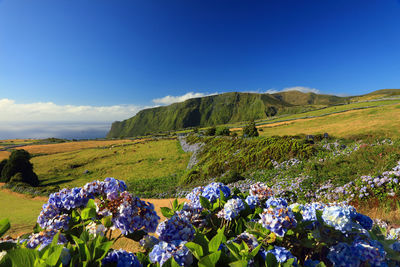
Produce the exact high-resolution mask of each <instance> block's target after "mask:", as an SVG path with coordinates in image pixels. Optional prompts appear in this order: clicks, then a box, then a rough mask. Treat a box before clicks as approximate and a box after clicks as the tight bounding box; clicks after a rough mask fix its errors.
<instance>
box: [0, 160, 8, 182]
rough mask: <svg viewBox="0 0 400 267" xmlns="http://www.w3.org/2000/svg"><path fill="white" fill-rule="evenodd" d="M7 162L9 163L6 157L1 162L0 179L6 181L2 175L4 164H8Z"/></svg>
mask: <svg viewBox="0 0 400 267" xmlns="http://www.w3.org/2000/svg"><path fill="white" fill-rule="evenodd" d="M6 164H7V160H6V159H3V160H2V161H1V162H0V181H1V182H4V181H3V179H2V176H1V172H2V170H3V168H4V166H6Z"/></svg>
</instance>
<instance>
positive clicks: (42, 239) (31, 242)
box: [26, 230, 67, 250]
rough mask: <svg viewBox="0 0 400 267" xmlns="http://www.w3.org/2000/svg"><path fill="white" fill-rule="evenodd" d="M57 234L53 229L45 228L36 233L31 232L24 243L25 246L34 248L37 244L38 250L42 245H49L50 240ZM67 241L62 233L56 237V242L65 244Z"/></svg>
mask: <svg viewBox="0 0 400 267" xmlns="http://www.w3.org/2000/svg"><path fill="white" fill-rule="evenodd" d="M56 234H57V231H55V230H45V231H42V232H39V233H37V234H32V235H31V236H30V237H29V238H28V242H27V244H26V247H27V248H36V247H37V246H39V250H42V249H43V248H44V247H46V246H47V245H49V244H50V243H51V242H52V241H53V238H54V236H55V235H56ZM66 242H67V239H66V238H65V236H63V235H61V234H60V235H59V237H58V244H65V243H66Z"/></svg>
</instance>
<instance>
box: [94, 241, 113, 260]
mask: <svg viewBox="0 0 400 267" xmlns="http://www.w3.org/2000/svg"><path fill="white" fill-rule="evenodd" d="M112 245H113V241H107V242H104V243H101V244H100V245H98V246H96V248H95V254H94V258H95V259H103V258H104V257H105V256H106V255H107V252H108V251H109V250H110V248H111V246H112Z"/></svg>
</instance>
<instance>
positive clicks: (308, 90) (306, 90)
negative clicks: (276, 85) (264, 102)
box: [265, 86, 321, 94]
mask: <svg viewBox="0 0 400 267" xmlns="http://www.w3.org/2000/svg"><path fill="white" fill-rule="evenodd" d="M287 91H299V92H302V93H315V94H320V93H321V91H320V90H318V89H316V88H310V87H304V86H295V87H286V88H283V89H282V90H280V91H279V90H276V89H269V90H267V91H265V93H267V94H275V93H279V92H287Z"/></svg>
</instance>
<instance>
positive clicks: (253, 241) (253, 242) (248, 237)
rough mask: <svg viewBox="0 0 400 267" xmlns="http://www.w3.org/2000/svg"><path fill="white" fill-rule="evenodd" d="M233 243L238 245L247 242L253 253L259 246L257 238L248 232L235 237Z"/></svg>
mask: <svg viewBox="0 0 400 267" xmlns="http://www.w3.org/2000/svg"><path fill="white" fill-rule="evenodd" d="M232 241H233V242H235V243H238V244H240V243H242V242H245V243H246V244H247V246H248V247H249V249H250V251H252V250H253V249H255V248H256V247H257V246H258V241H257V238H255V236H254V235H252V234H249V233H247V232H244V233H241V234H240V235H238V236H237V237H235V238H234V239H233V240H232Z"/></svg>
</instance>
